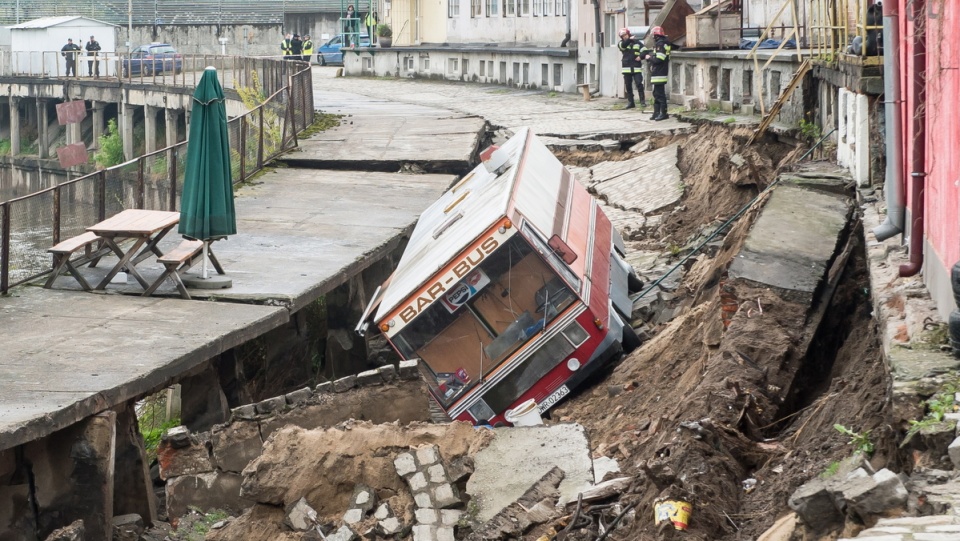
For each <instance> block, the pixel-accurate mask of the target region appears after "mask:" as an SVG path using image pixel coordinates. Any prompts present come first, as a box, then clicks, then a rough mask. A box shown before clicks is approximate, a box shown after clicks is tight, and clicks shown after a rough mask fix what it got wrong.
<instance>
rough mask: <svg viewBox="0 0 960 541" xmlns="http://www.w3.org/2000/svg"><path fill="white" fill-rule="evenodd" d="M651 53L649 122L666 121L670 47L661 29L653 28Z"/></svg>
mask: <svg viewBox="0 0 960 541" xmlns="http://www.w3.org/2000/svg"><path fill="white" fill-rule="evenodd" d="M651 32H652V33H653V51H652V52H651V53H650V55H649V56H648V58H649V60H648V62H649V63H650V83H652V84H653V116H651V117H650V120H666V119H667V118H669V117H668V116H667V81H668V80H669V74H670V49H671V47H672V45H671V44H670V40H669V39H667V35H666V34H664V33H663V28H662V27H659V26H654V27H653V29H652V30H651Z"/></svg>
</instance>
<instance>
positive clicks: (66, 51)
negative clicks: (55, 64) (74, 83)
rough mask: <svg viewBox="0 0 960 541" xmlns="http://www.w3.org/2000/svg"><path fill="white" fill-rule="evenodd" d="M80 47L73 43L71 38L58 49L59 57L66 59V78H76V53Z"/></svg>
mask: <svg viewBox="0 0 960 541" xmlns="http://www.w3.org/2000/svg"><path fill="white" fill-rule="evenodd" d="M79 50H80V46H79V45H77V44H76V43H74V42H73V38H67V44H66V45H64V46H63V48H62V49H60V56H62V57H64V58H66V59H67V77H70V75H71V74H73V76H74V77H76V76H77V51H79Z"/></svg>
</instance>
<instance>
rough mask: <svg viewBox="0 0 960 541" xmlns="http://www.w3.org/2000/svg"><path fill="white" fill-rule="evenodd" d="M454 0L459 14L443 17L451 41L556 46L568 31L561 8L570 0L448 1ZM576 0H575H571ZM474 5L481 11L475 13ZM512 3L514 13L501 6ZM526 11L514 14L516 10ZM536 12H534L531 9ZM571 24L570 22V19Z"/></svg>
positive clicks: (446, 13) (566, 5)
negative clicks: (505, 11) (508, 12)
mask: <svg viewBox="0 0 960 541" xmlns="http://www.w3.org/2000/svg"><path fill="white" fill-rule="evenodd" d="M449 1H450V2H457V3H458V5H459V13H458V14H456V15H454V16H452V17H451V16H449V15H448V13H449V12H448V11H447V7H445V8H444V15H445V16H446V17H447V18H446V28H447V40H448V41H449V42H451V43H509V44H525V45H531V46H553V47H559V46H560V43H561V42H562V41H563V38H564V36H565V35H566V33H567V18H566V16H565V15H564V10H565V9H569V8H570V4H569V2H570V1H571V0H505V1H504V0H449ZM574 1H576V0H574ZM474 6H476V7H477V8H478V9H479V10H480V13H478V14H474V13H473V12H472V11H473V10H472V8H473V7H474ZM505 6H507V9H508V10H509V9H510V8H509V6H513V11H514V13H513V14H505V13H504V7H505ZM524 6H528V7H527V8H526V11H527V12H526V13H525V14H524V13H520V14H518V13H517V9H520V10H521V11H523V9H524ZM535 9H536V10H537V12H538V13H539V14H537V15H534V10H535ZM571 26H574V25H573V22H572V20H571Z"/></svg>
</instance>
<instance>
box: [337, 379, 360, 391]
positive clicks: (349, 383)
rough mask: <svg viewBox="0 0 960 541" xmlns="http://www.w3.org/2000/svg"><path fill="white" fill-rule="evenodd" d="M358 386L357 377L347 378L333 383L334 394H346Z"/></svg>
mask: <svg viewBox="0 0 960 541" xmlns="http://www.w3.org/2000/svg"><path fill="white" fill-rule="evenodd" d="M356 386H357V376H347V377H345V378H340V379H338V380H336V381H334V382H333V392H335V393H345V392H347V391H349V390H350V389H353V388H354V387H356Z"/></svg>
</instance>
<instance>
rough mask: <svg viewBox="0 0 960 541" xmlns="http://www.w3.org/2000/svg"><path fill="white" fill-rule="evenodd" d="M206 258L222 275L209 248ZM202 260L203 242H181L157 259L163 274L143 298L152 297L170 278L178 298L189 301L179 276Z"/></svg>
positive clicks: (188, 295)
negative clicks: (178, 295) (178, 294)
mask: <svg viewBox="0 0 960 541" xmlns="http://www.w3.org/2000/svg"><path fill="white" fill-rule="evenodd" d="M207 256H208V257H209V258H210V262H211V263H213V267H214V268H215V269H216V270H217V273H218V274H224V271H223V267H221V266H220V262H219V261H217V258H216V257H214V255H213V251H212V250H210V249H209V247H208V248H207ZM202 258H203V241H200V240H184V241H182V242H181V243H180V245H179V246H177V247H176V248H174V249H173V250H170V251H169V252H167V253H165V254H163V255H162V256H160V257H158V258H157V262H158V263H160V264H161V265H163V273H162V274H161V275H160V277H159V278H157V280H156V281H155V282H153V284H152V285H151V286H150V287H148V288H147V289H146V290H145V291H144V292H143V296H144V297H147V296H149V295H152V294H153V292H154V291H156V290H157V288H158V287H160V284H162V283H163V281H164V280H166V279H167V278H172V279H173V283H174V284H175V285H176V286H177V290H178V291H179V292H180V296H181V297H182V298H184V299H188V300H189V299H190V293H188V292H187V287H186V286H185V285H184V284H183V280H182V279H181V278H180V275H181V274H183V273H185V272H187V271H188V270H190V268H191V267H193V266H194V265H195V264H196V263H197V261H200V260H201V259H202Z"/></svg>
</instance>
